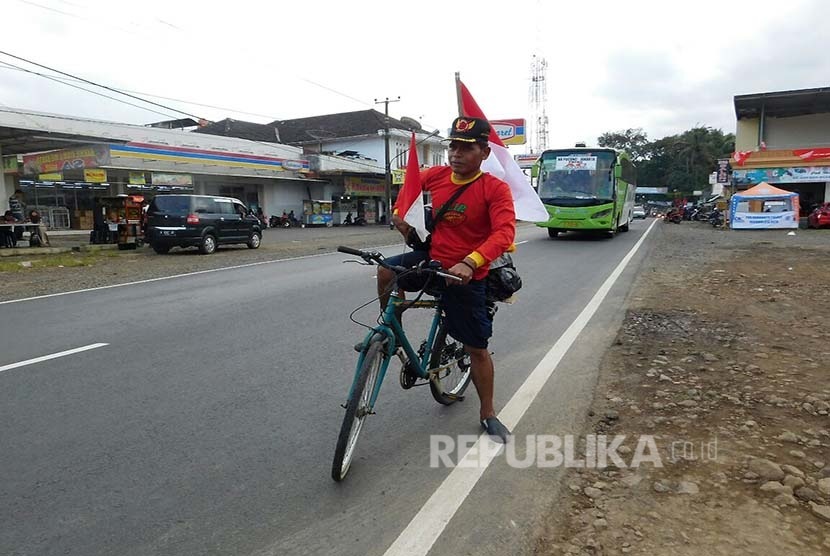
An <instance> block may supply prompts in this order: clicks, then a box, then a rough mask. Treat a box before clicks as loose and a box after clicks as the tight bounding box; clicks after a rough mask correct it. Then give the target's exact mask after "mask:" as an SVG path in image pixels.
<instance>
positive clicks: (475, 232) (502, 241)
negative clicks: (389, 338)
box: [378, 118, 516, 442]
mask: <svg viewBox="0 0 830 556" xmlns="http://www.w3.org/2000/svg"><path fill="white" fill-rule="evenodd" d="M489 136H490V124H489V123H488V122H487V120H484V119H480V118H456V119H455V120H454V121H453V124H452V129H451V132H450V136H449V140H450V145H449V160H450V164H449V166H436V167H433V168H428V169H427V170H424V171H423V172H422V174H421V184H422V187H423V189H424V191H430V192H431V193H432V201H433V206H434V207H443V205H444V204H445V203H447V201H448V200H450V198H451V197H452V196H453V194H454V193H456V192H457V191H458V189H459V188H461V187H465V186H466V188H465V189H464V190H463V191H462V192H461V194H460V195H459V196H458V197H457V198H456V199H455V200H454V201H453V202H452V206H449V207H447V209H446V210H445V211H444V213H443V216H442V217H441V218H440V220H439V221H438V222H436V223H435V229H434V230H433V232H432V234H431V245H430V247H429V251H412V252H409V253H404V254H403V255H398V256H395V257H390V258H389V259H387V262H388V263H389V264H391V265H400V266H406V267H409V266H414V265H416V264H418V263H420V262H422V261H425V260H428V259H434V260H437V261H439V262H440V263H441V266H442V267H444V268H445V269H447V272H448V273H449V274H452V275H454V276H457V277H458V278H460V279H461V283H456V282H455V281H453V282H452V283H449V282H448V284H447V286H446V288H444V292H443V294H442V298H441V299H442V305H443V307H444V311H445V313H446V320H447V325H448V328H449V333H450V335H451V336H452V337H454V338H455V339H456V340H458V341H459V342H461V343H462V344H464V349H465V351H466V352H467V353H468V354H469V355H470V362H471V365H470V372H471V375H472V380H473V384H474V385H475V387H476V391H477V392H478V397H479V400H480V402H481V406H480V411H479V418H480V422H481V426H482V427H483V428H484V429H485V430H486V431H487V433H488V434H489V435H490V436H491V437H494V438H495V439H499V440H501V441H502V442H507V439H508V437H509V436H510V431H509V430H508V429H507V427H505V426H504V425H503V424H502V423H501V421H499V419H498V418H497V417H496V411H495V408H494V406H493V392H494V374H495V373H494V366H493V360H492V358H491V357H490V352H489V351H488V350H487V346H488V341H489V339H490V336H492V332H493V315H492V313H491V312H490V311H488V307H487V300H486V292H485V282H484V280H485V278H486V277H487V272H488V270H489V265H490V262H491V261H493V260H494V259H496V258H498V257H499V256H500V255H502V254H503V253H504V252H506V251H507V250H508V249H510V248H511V246H512V245H513V240H514V238H515V234H516V224H515V221H516V217H515V212H514V208H513V197H512V195H511V193H510V188H509V186H508V185H507V184H506V183H505V182H504V181H502V180H500V179H498V178H496V177H494V176H492V175H490V174H487V173H484V172H482V171H481V164H482V162H484V160H486V159H487V157H488V156H489V155H490V147H489V143H488V137H489ZM392 223H393V224H394V225H395V227H396V228H397V229H398V231H400V232H401V233H402V234H403V235H404V237H407V235H408V234H409V233H410V228H411V226H410V225H409V224H407V223H406V222H404V221H403V220H402V219H401V218H400V217H399V216H398V214H397V208H396V209H395V211H394V212H393V215H392ZM413 278H414V280H413ZM394 280H395V273H394V272H393V271H391V270H389V269H386V268H382V267H381V268H378V293H379V296H380V300H381V307H382V308H383V307H385V306H386V303H387V301H388V299H389V290H390V289H391V287H392V284H393V282H394ZM418 280H419V279H418V278H417V277H412V276H405V277H402V278H401V279H400V280H399V281H398V285H399V287H401V288H402V289H404V290H406V291H418V290H420V289H421V288H422V287H423V281H421V283H420V284H419V283H417V282H418Z"/></svg>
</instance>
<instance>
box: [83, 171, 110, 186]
mask: <svg viewBox="0 0 830 556" xmlns="http://www.w3.org/2000/svg"><path fill="white" fill-rule="evenodd" d="M84 181H86V182H89V183H104V182H106V181H107V171H106V170H98V169H87V170H84Z"/></svg>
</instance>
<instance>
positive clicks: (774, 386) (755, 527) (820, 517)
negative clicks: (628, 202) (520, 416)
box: [536, 222, 830, 556]
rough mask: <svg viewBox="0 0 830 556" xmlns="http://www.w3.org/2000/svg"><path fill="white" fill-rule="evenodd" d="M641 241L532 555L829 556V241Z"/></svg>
mask: <svg viewBox="0 0 830 556" xmlns="http://www.w3.org/2000/svg"><path fill="white" fill-rule="evenodd" d="M653 233H654V236H655V237H654V238H653V240H654V246H653V249H652V251H651V256H650V257H649V259H648V261H647V262H646V264H645V266H644V268H643V269H641V274H640V276H639V277H638V279H637V282H636V284H635V286H634V289H633V291H632V293H631V296H630V304H629V310H628V312H627V315H626V318H625V321H624V324H623V327H622V329H621V330H620V332H619V335H618V337H617V341H616V344H615V345H614V346H612V347H611V349H610V350H609V351H608V352H607V354H606V356H605V358H604V360H603V364H602V369H601V373H600V384H599V387H598V389H597V393H596V397H595V400H594V403H593V407H592V411H591V414H590V416H589V429H588V430H587V431H585V432H586V434H596V435H607V436H608V438H609V441H610V438H612V437H614V436H615V435H625V440H624V441H623V442H622V448H620V449H619V450H618V453H619V454H620V457H621V459H622V460H623V462H624V464H625V465H623V466H621V467H615V466H613V465H612V466H610V467H606V468H605V469H572V470H571V471H569V473H568V476H567V478H566V480H565V481H566V483H565V484H566V486H567V489H566V491H567V492H568V494H567V495H566V496H565V497H564V499H563V500H560V501H558V502H557V507H556V508H554V509H552V510H551V515H550V518H549V520H548V523H547V525H546V527H545V530H544V531H543V532H542V533H541V534H540V536H539V539H538V542H537V550H536V552H537V554H539V555H558V554H590V555H613V554H648V555H660V554H666V555H671V556H681V555H699V554H724V555H727V554H729V555H734V554H747V555H749V554H753V555H756V554H775V555H779V554H799V555H819V554H830V450H829V449H828V448H829V447H830V415H828V412H830V383H828V378H830V376H829V375H828V370H830V341H828V340H830V325H828V323H827V322H826V320H827V317H826V315H827V314H828V313H830V296H828V295H827V291H828V288H830V233H826V232H819V231H812V230H810V231H807V230H799V231H798V232H797V234H796V235H795V236H790V235H787V232H786V231H757V232H749V231H748V232H729V231H722V230H714V229H712V228H711V227H709V226H706V225H703V224H696V223H685V222H684V223H683V224H681V225H679V226H678V225H673V224H667V223H658V224H657V227H656V229H655V230H654V231H653ZM641 435H648V436H650V437H652V438H653V442H654V446H656V447H657V449H658V451H659V456H660V460H661V462H662V464H663V466H662V467H657V466H655V465H653V464H652V463H649V462H647V461H648V460H647V459H645V460H643V461H644V462H643V463H642V465H640V466H639V467H637V468H634V467H632V466H631V464H632V460H633V458H634V456H635V455H637V453H638V444H641V446H640V450H641V452H640V454H641V455H644V456H648V455H649V454H650V451H649V450H648V446H647V445H646V443H647V441H646V440H645V438H646V437H644V436H641ZM583 450H584V447H583ZM583 453H584V451H583Z"/></svg>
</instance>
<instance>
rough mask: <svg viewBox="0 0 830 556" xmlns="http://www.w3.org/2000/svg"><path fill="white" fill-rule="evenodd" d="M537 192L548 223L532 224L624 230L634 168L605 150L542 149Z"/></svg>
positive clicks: (551, 228)
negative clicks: (548, 216)
mask: <svg viewBox="0 0 830 556" xmlns="http://www.w3.org/2000/svg"><path fill="white" fill-rule="evenodd" d="M537 164H539V180H538V182H537V184H538V193H539V197H540V198H541V199H542V202H543V203H544V204H545V208H547V209H548V214H550V219H549V220H548V221H547V222H538V223H537V224H536V225H537V226H539V227H542V228H547V229H548V235H549V236H550V237H551V238H555V237H556V236H557V235H559V233H560V232H567V231H586V232H588V231H597V232H603V233H607V234H609V235H613V234H614V233H615V232H627V231H628V226H629V224H630V223H631V220H632V219H633V213H634V191H635V189H636V188H637V169H636V167H635V166H634V164H633V163H632V162H631V159H630V157H629V156H628V155H627V154H626V153H625V152H622V151H616V150H614V149H611V148H602V147H600V148H595V149H594V148H587V147H584V146H582V145H577V146H576V147H574V148H572V149H555V150H547V151H545V152H543V153H542V155H541V156H540V157H539V161H538V163H537Z"/></svg>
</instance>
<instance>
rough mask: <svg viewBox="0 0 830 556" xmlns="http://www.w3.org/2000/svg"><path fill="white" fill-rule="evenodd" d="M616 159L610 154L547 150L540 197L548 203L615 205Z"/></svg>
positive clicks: (542, 160)
mask: <svg viewBox="0 0 830 556" xmlns="http://www.w3.org/2000/svg"><path fill="white" fill-rule="evenodd" d="M615 159H616V155H615V154H614V153H613V152H610V151H593V152H592V151H587V150H573V151H567V150H562V151H547V152H545V153H544V154H543V155H542V159H541V161H540V172H539V197H540V198H541V199H542V202H544V203H546V204H554V203H553V202H556V203H560V204H566V205H577V204H578V205H593V204H601V203H608V202H611V201H612V200H613V199H614V171H613V170H614V163H615Z"/></svg>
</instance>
